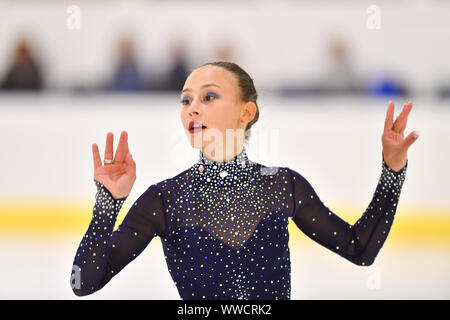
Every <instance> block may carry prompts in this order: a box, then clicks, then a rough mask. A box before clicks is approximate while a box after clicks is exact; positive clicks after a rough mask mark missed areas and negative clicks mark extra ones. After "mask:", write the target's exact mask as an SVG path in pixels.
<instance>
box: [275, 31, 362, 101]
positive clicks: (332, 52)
mask: <svg viewBox="0 0 450 320" xmlns="http://www.w3.org/2000/svg"><path fill="white" fill-rule="evenodd" d="M324 53H325V58H324V60H323V62H322V66H323V68H324V71H323V73H322V74H320V75H319V76H318V79H317V80H316V81H310V80H307V81H308V82H304V83H294V82H293V81H290V82H289V83H284V84H283V85H282V86H281V89H280V91H281V94H282V95H284V96H290V95H293V96H297V95H317V96H321V95H328V94H355V93H362V92H363V86H362V85H361V84H360V81H359V80H358V78H357V76H356V73H355V68H354V65H353V63H352V61H353V58H352V57H351V55H350V50H349V46H348V44H347V41H346V40H345V38H344V37H342V36H333V37H329V38H328V40H327V42H326V45H325V51H324Z"/></svg>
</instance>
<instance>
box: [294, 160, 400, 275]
mask: <svg viewBox="0 0 450 320" xmlns="http://www.w3.org/2000/svg"><path fill="white" fill-rule="evenodd" d="M407 166H408V161H407V162H406V165H405V166H404V167H403V168H402V170H400V171H398V172H397V171H393V170H392V169H391V168H389V166H388V165H387V164H386V162H385V161H384V158H383V157H382V170H381V176H380V178H379V180H378V184H377V186H376V190H375V193H374V194H373V198H372V200H371V202H370V204H369V206H368V207H367V209H366V210H365V212H364V213H363V215H362V216H361V217H360V218H359V219H358V221H357V222H356V223H355V224H353V225H351V224H348V223H347V222H345V221H344V220H342V219H341V218H340V217H339V216H337V215H336V214H335V213H333V212H332V211H331V210H330V209H329V208H327V207H326V206H325V205H324V204H323V202H322V201H321V200H320V198H319V197H318V195H317V194H316V192H315V191H314V189H313V187H312V186H311V185H310V184H309V182H308V181H307V180H306V179H305V178H304V177H303V176H302V175H300V174H299V173H297V172H295V171H293V170H290V169H289V170H290V173H291V176H292V185H293V187H292V188H293V190H292V194H293V197H294V201H295V204H294V209H293V212H292V216H291V218H292V219H293V221H294V222H295V224H296V225H297V227H298V228H299V229H300V230H301V231H302V232H303V233H305V234H306V235H307V236H308V237H309V238H311V239H313V240H314V241H315V242H317V243H319V244H321V245H322V246H324V247H326V248H328V249H330V250H331V251H333V252H335V253H337V254H339V255H340V256H342V257H343V258H345V259H347V260H349V261H351V262H353V263H355V264H357V265H362V266H368V265H371V264H372V263H373V262H374V260H375V257H376V256H377V254H378V252H379V251H380V249H381V247H382V246H383V244H384V242H385V240H386V238H387V236H388V234H389V231H390V229H391V226H392V223H393V220H394V215H395V212H396V209H397V203H398V201H399V197H400V191H401V188H402V186H403V182H404V180H405V175H406V170H407Z"/></svg>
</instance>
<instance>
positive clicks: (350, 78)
mask: <svg viewBox="0 0 450 320" xmlns="http://www.w3.org/2000/svg"><path fill="white" fill-rule="evenodd" d="M326 57H327V59H326V61H325V63H326V64H328V65H327V70H326V72H325V73H324V75H323V78H322V79H321V81H320V87H322V88H323V89H324V90H326V91H330V92H332V93H335V92H339V93H355V92H357V91H359V90H358V81H357V79H356V77H355V71H354V68H353V64H352V57H351V56H350V51H349V46H348V44H347V41H346V40H345V39H344V38H343V37H340V36H335V37H331V38H329V40H328V42H327V44H326Z"/></svg>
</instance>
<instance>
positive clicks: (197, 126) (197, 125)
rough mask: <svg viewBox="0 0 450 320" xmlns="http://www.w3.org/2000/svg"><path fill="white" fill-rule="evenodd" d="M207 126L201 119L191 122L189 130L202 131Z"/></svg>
mask: <svg viewBox="0 0 450 320" xmlns="http://www.w3.org/2000/svg"><path fill="white" fill-rule="evenodd" d="M205 128H206V126H205V125H203V123H201V122H200V121H191V122H189V132H190V133H196V132H200V131H202V130H203V129H205Z"/></svg>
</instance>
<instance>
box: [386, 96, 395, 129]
mask: <svg viewBox="0 0 450 320" xmlns="http://www.w3.org/2000/svg"><path fill="white" fill-rule="evenodd" d="M393 119H394V102H392V101H389V105H388V108H387V111H386V119H385V120H384V131H388V130H392V123H393V122H394V120H393Z"/></svg>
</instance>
